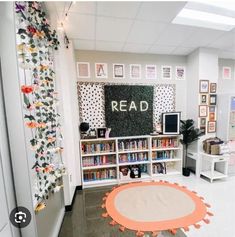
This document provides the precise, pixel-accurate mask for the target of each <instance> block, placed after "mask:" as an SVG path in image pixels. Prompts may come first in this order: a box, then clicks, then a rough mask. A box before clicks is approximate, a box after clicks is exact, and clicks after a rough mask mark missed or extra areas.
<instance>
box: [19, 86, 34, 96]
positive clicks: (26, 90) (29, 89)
mask: <svg viewBox="0 0 235 237" xmlns="http://www.w3.org/2000/svg"><path fill="white" fill-rule="evenodd" d="M21 91H22V92H23V93H24V94H30V93H32V92H33V86H25V85H24V86H21Z"/></svg>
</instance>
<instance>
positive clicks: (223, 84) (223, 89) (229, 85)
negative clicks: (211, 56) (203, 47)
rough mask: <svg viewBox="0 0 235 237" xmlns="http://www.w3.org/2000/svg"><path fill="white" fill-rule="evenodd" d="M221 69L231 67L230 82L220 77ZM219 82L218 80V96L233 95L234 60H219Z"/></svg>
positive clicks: (234, 88) (234, 91) (234, 80)
mask: <svg viewBox="0 0 235 237" xmlns="http://www.w3.org/2000/svg"><path fill="white" fill-rule="evenodd" d="M223 67H231V69H232V75H231V80H225V79H223V77H222V69H223ZM218 73H219V80H218V89H219V90H218V94H227V93H231V94H232V93H233V94H235V60H234V59H219V70H218Z"/></svg>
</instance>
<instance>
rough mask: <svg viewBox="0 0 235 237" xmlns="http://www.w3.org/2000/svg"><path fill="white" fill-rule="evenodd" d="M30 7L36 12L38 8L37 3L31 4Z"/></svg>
mask: <svg viewBox="0 0 235 237" xmlns="http://www.w3.org/2000/svg"><path fill="white" fill-rule="evenodd" d="M32 7H33V8H35V9H36V10H37V9H38V8H39V5H38V3H37V2H33V4H32Z"/></svg>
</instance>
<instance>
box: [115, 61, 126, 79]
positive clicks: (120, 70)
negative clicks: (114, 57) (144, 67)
mask: <svg viewBox="0 0 235 237" xmlns="http://www.w3.org/2000/svg"><path fill="white" fill-rule="evenodd" d="M113 78H121V79H123V78H125V65H124V64H120V63H114V64H113Z"/></svg>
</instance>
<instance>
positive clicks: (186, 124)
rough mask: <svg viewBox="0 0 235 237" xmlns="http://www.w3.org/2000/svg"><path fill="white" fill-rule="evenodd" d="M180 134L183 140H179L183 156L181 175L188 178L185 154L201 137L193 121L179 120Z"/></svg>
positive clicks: (201, 133)
mask: <svg viewBox="0 0 235 237" xmlns="http://www.w3.org/2000/svg"><path fill="white" fill-rule="evenodd" d="M180 122H181V126H180V133H181V134H182V136H183V138H182V139H180V142H181V144H182V145H183V146H184V156H183V175H184V176H189V175H190V170H189V168H188V166H187V152H188V146H189V145H190V144H191V143H193V142H195V141H197V140H198V139H199V137H200V136H202V135H203V132H201V131H200V130H199V129H198V128H195V126H194V121H193V120H192V119H187V120H180Z"/></svg>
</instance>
